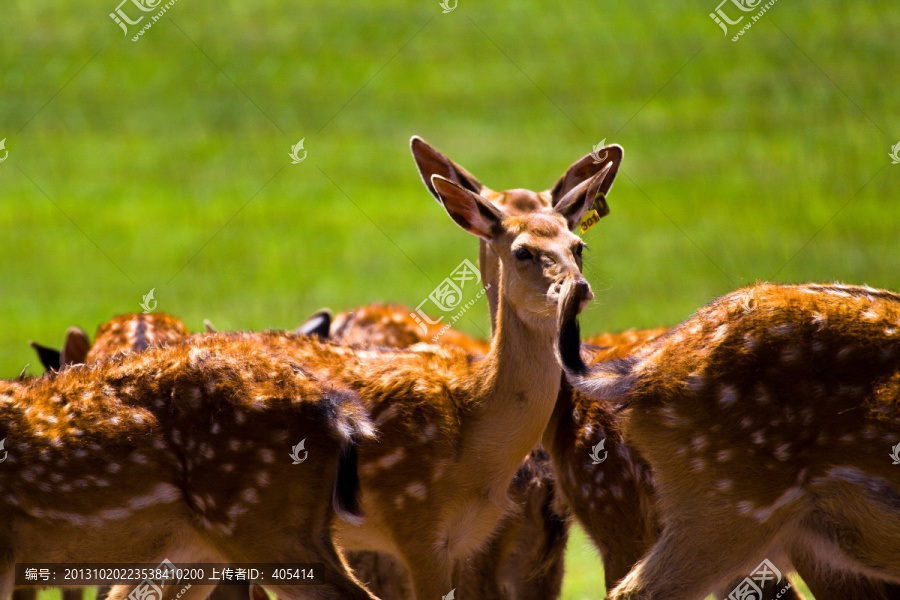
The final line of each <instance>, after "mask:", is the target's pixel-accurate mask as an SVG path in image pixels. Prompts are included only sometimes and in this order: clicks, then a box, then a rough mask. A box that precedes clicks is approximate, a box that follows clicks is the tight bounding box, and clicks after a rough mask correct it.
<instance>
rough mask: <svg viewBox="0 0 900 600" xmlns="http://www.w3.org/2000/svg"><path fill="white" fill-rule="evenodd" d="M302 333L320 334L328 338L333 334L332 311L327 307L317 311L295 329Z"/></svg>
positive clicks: (324, 338)
mask: <svg viewBox="0 0 900 600" xmlns="http://www.w3.org/2000/svg"><path fill="white" fill-rule="evenodd" d="M294 333H297V334H301V335H310V336H318V337H320V338H322V339H323V340H327V339H328V338H329V337H330V334H331V311H330V310H328V309H327V308H323V309H322V310H319V311H316V312H315V313H313V315H312V316H311V317H310V318H308V319H307V320H305V321H303V323H302V324H301V325H300V327H298V328H297V329H295V330H294Z"/></svg>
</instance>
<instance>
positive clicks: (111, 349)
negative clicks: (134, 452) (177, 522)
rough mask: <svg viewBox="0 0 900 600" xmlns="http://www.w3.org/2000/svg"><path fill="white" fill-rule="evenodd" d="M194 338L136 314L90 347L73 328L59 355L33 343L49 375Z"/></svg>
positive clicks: (240, 597)
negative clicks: (73, 365)
mask: <svg viewBox="0 0 900 600" xmlns="http://www.w3.org/2000/svg"><path fill="white" fill-rule="evenodd" d="M190 335H191V332H190V331H189V330H188V328H187V326H186V325H185V324H184V322H183V321H181V320H179V319H176V318H175V317H173V316H171V315H167V314H165V313H149V314H144V313H133V314H125V315H119V316H116V317H114V318H112V319H110V320H109V321H107V322H106V323H103V324H102V325H100V327H99V328H98V329H97V336H96V338H95V339H94V344H93V346H91V343H90V338H89V337H88V335H87V334H86V333H85V332H84V330H82V329H80V328H78V327H70V328H69V330H68V331H67V332H66V340H65V343H64V344H63V349H62V350H61V351H57V350H55V349H52V348H48V347H46V346H41V345H39V344H36V343H35V342H32V343H31V345H32V347H34V348H35V350H37V352H38V356H39V357H40V359H41V362H42V363H43V364H44V367H45V369H46V370H48V371H58V370H59V369H60V368H62V367H65V366H67V365H71V364H81V363H84V364H89V365H90V364H94V363H96V362H99V361H101V360H103V359H106V358H109V357H111V356H116V355H119V354H124V353H135V352H142V351H144V350H146V349H148V348H151V347H154V346H166V345H171V344H175V343H178V342H181V341H184V340H186V339H187V338H188V337H189V336H190ZM248 588H249V586H247V585H239V584H230V585H220V586H217V587H216V588H215V590H213V592H212V594H211V595H210V598H211V600H246V598H247V595H248V594H249V589H248ZM108 591H109V588H105V587H101V588H100V590H99V591H98V593H97V596H98V598H103V597H105V596H106V594H107V593H108ZM63 593H64V595H65V596H66V598H64V600H78V599H79V598H81V592H80V591H79V590H65V591H64V592H63ZM33 598H34V590H32V589H24V588H22V589H17V590H15V592H14V593H13V600H33Z"/></svg>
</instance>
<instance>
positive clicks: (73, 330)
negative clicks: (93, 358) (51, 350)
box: [59, 327, 91, 367]
mask: <svg viewBox="0 0 900 600" xmlns="http://www.w3.org/2000/svg"><path fill="white" fill-rule="evenodd" d="M90 349H91V340H90V339H89V338H88V336H87V334H86V333H85V332H84V330H83V329H81V328H80V327H69V330H68V331H67V332H66V343H65V344H64V345H63V349H62V352H60V353H59V366H60V367H65V366H66V365H77V364H82V363H84V361H85V360H86V359H87V355H88V351H89V350H90Z"/></svg>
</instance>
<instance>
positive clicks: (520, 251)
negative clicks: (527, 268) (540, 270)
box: [513, 248, 531, 260]
mask: <svg viewBox="0 0 900 600" xmlns="http://www.w3.org/2000/svg"><path fill="white" fill-rule="evenodd" d="M513 256H515V257H516V258H518V259H519V260H529V259H531V252H529V251H528V250H527V249H526V248H516V249H515V250H514V251H513Z"/></svg>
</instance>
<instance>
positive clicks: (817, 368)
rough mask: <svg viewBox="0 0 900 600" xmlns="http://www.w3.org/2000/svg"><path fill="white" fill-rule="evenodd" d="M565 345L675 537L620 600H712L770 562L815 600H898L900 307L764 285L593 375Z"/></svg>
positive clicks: (578, 381)
mask: <svg viewBox="0 0 900 600" xmlns="http://www.w3.org/2000/svg"><path fill="white" fill-rule="evenodd" d="M561 331H562V333H561V338H560V353H561V356H562V359H563V363H564V364H565V366H566V368H567V370H568V372H569V379H570V380H571V381H572V382H573V384H574V385H576V386H577V387H578V388H579V389H581V390H582V391H584V392H585V393H588V394H590V395H591V396H593V397H595V398H598V399H600V400H602V401H604V402H608V403H610V404H612V405H614V406H616V407H617V410H618V414H617V418H618V419H619V421H620V424H621V426H622V428H623V429H624V433H625V436H626V438H627V439H628V442H629V444H633V445H634V446H635V447H636V448H638V449H639V451H640V452H641V454H642V455H643V456H644V457H645V458H646V459H647V461H648V462H649V463H650V465H651V466H652V468H653V472H654V483H655V485H656V488H657V491H658V495H659V509H660V512H661V520H662V523H664V528H663V531H662V533H661V535H660V537H659V539H658V540H657V541H656V542H655V543H654V545H653V547H652V549H651V550H650V552H649V553H648V554H647V555H646V556H645V557H644V559H642V560H641V561H640V562H639V563H638V564H637V565H636V566H635V567H634V568H633V569H632V571H631V572H630V573H629V575H628V576H627V577H626V578H625V579H624V580H623V581H622V582H621V583H620V584H619V585H618V586H617V587H616V588H615V589H614V590H613V591H612V593H611V595H610V598H612V599H614V600H626V599H627V600H639V599H640V600H645V599H650V598H652V599H654V600H668V599H671V600H676V599H678V600H682V599H684V600H689V599H693V598H700V597H702V596H704V595H705V594H708V593H709V592H711V591H713V590H715V589H716V588H720V587H721V586H723V585H724V584H726V583H727V582H728V581H729V580H731V579H733V578H735V577H741V576H745V575H747V574H749V573H750V571H751V569H752V568H753V566H754V565H757V564H759V563H760V561H761V560H762V559H764V558H766V557H768V558H769V559H770V560H772V561H774V562H776V563H778V562H781V563H782V564H788V561H789V562H791V563H793V564H794V565H795V566H796V567H797V568H798V569H799V570H800V573H801V575H802V576H803V577H804V578H805V579H806V581H807V584H808V585H809V586H810V589H811V590H812V592H813V593H814V594H815V595H816V598H817V599H819V600H822V599H830V598H834V599H838V598H867V599H868V598H883V599H884V598H897V597H898V590H900V587H898V586H897V585H896V584H898V583H900V469H898V468H897V467H895V466H893V465H892V464H891V463H890V462H888V461H890V460H891V458H890V457H889V456H887V455H889V454H891V449H892V448H893V449H894V455H896V449H897V448H898V446H897V444H898V443H900V295H897V294H894V293H891V292H885V291H880V290H875V289H872V288H866V287H855V286H843V285H797V286H787V285H774V284H757V285H755V286H752V287H749V288H745V289H742V290H739V291H737V292H733V293H731V294H729V295H727V296H725V297H723V298H720V299H719V300H717V301H715V302H713V303H711V304H709V305H707V306H706V307H704V308H702V309H700V310H699V311H698V312H697V313H696V314H695V315H694V316H693V317H691V318H690V319H688V320H687V321H685V322H684V323H683V324H681V325H680V326H678V327H677V328H675V329H673V330H672V331H671V332H670V333H669V334H667V335H665V336H662V337H660V338H659V339H657V340H655V341H653V342H651V343H649V344H647V345H646V346H645V347H644V348H642V349H641V350H639V351H638V352H636V353H635V354H633V355H632V356H629V357H628V358H626V359H622V360H617V361H607V362H602V363H598V364H595V365H593V366H591V367H590V368H587V367H585V365H584V363H583V362H582V358H581V356H580V353H579V345H580V342H579V340H578V336H577V325H576V324H575V322H574V318H573V320H572V322H571V323H569V324H567V325H566V326H565V327H563V328H562V330H561ZM895 464H896V461H895ZM735 593H740V591H738V592H735ZM730 597H731V598H734V597H744V596H735V595H732V596H730Z"/></svg>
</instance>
